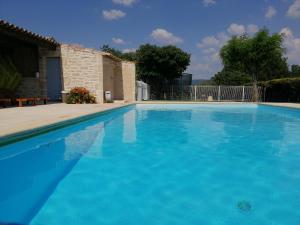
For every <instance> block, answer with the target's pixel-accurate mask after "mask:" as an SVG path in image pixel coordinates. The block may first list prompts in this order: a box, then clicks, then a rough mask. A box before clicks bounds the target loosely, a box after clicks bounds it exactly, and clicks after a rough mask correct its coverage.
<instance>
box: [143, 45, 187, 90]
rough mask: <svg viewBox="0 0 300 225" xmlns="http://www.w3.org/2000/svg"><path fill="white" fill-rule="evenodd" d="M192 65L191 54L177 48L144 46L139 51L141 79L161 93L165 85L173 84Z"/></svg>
mask: <svg viewBox="0 0 300 225" xmlns="http://www.w3.org/2000/svg"><path fill="white" fill-rule="evenodd" d="M189 64H190V54H188V53H186V52H184V51H182V50H181V49H180V48H177V47H175V46H171V45H169V46H164V47H159V46H156V45H150V44H146V45H142V46H140V48H139V49H138V50H137V65H138V77H139V79H141V80H143V81H145V82H147V83H149V84H150V85H151V89H152V90H153V91H154V92H156V94H158V93H159V90H160V89H161V88H162V86H163V84H165V83H166V82H169V83H172V82H173V81H174V79H176V78H178V77H180V76H181V75H182V73H183V72H184V71H185V70H186V68H187V67H188V66H189Z"/></svg>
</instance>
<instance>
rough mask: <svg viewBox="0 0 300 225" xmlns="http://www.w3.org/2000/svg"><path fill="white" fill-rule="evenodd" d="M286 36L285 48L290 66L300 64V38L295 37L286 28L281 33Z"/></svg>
mask: <svg viewBox="0 0 300 225" xmlns="http://www.w3.org/2000/svg"><path fill="white" fill-rule="evenodd" d="M280 33H281V34H283V35H284V43H283V44H284V47H285V48H286V50H287V52H286V56H287V57H288V61H289V63H290V64H300V57H299V56H300V37H295V36H294V34H293V31H292V30H291V29H290V28H288V27H285V28H283V29H282V30H281V31H280Z"/></svg>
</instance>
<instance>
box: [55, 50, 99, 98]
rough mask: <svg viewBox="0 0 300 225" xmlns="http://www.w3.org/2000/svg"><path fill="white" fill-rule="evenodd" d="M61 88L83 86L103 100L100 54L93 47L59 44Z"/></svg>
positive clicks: (68, 89) (67, 89)
mask: <svg viewBox="0 0 300 225" xmlns="http://www.w3.org/2000/svg"><path fill="white" fill-rule="evenodd" d="M61 61H62V74H63V89H64V90H65V91H70V90H71V89H72V88H74V87H85V88H87V89H88V90H89V91H90V92H91V93H92V94H93V95H95V96H96V99H97V102H98V103H102V102H103V81H102V80H103V66H102V65H103V63H102V55H101V54H99V51H97V50H94V49H88V48H82V47H79V46H74V45H61Z"/></svg>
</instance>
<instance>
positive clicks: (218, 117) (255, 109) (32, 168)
mask: <svg viewBox="0 0 300 225" xmlns="http://www.w3.org/2000/svg"><path fill="white" fill-rule="evenodd" d="M0 179H1V180H0V182H1V183H0V224H1V223H17V224H32V225H60V224H78V225H79V224H80V225H82V224H89V225H96V224H97V225H99V224H104V225H140V224H143V225H235V224H239V225H299V224H300V111H299V110H293V109H285V108H276V107H268V106H256V105H252V104H245V105H184V104H172V105H137V106H130V107H127V108H122V109H119V110H117V111H113V112H110V113H108V114H105V115H102V116H99V117H97V118H94V119H91V120H88V121H85V122H82V123H79V124H75V125H72V126H69V127H66V128H63V129H60V130H56V131H52V132H49V133H46V134H43V135H39V136H36V137H34V138H31V139H27V140H24V141H21V142H18V143H15V144H11V145H8V146H4V147H2V148H0Z"/></svg>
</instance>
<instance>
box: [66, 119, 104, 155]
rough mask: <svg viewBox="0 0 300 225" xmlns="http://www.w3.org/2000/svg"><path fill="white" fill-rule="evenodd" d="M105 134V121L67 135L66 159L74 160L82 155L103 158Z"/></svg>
mask: <svg viewBox="0 0 300 225" xmlns="http://www.w3.org/2000/svg"><path fill="white" fill-rule="evenodd" d="M104 136H105V129H104V122H100V123H97V124H96V125H93V126H88V127H86V128H85V129H83V130H81V131H77V132H74V133H71V134H70V135H68V136H67V137H65V152H64V159H65V160H72V159H76V158H78V157H81V156H82V155H85V157H89V158H101V157H102V143H103V138H104Z"/></svg>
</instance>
